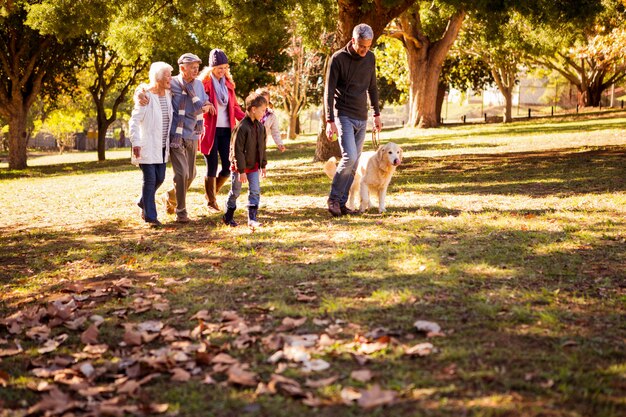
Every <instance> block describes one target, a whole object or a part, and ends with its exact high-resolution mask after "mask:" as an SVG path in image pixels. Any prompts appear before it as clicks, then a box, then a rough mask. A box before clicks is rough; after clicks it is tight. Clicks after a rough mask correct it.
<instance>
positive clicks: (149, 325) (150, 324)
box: [137, 320, 163, 333]
mask: <svg viewBox="0 0 626 417" xmlns="http://www.w3.org/2000/svg"><path fill="white" fill-rule="evenodd" d="M162 329H163V322H161V321H157V320H149V321H144V322H143V323H139V324H138V325H137V330H138V331H140V332H150V333H158V332H160V331H161V330H162Z"/></svg>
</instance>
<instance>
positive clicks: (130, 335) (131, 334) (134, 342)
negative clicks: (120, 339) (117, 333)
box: [124, 329, 141, 346]
mask: <svg viewBox="0 0 626 417" xmlns="http://www.w3.org/2000/svg"><path fill="white" fill-rule="evenodd" d="M124 343H126V345H127V346H140V345H141V333H139V332H136V331H134V330H131V329H126V332H125V333H124Z"/></svg>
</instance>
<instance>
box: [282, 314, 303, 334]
mask: <svg viewBox="0 0 626 417" xmlns="http://www.w3.org/2000/svg"><path fill="white" fill-rule="evenodd" d="M304 323H306V317H301V318H299V319H294V318H292V317H285V318H284V319H283V321H282V324H281V325H280V326H278V328H277V329H276V331H277V332H287V331H289V330H293V329H295V328H297V327H300V326H302V325H303V324H304Z"/></svg>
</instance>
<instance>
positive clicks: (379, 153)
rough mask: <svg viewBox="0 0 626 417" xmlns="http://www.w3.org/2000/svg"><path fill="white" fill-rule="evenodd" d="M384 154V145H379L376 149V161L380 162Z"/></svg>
mask: <svg viewBox="0 0 626 417" xmlns="http://www.w3.org/2000/svg"><path fill="white" fill-rule="evenodd" d="M384 156H385V146H384V145H380V146H379V147H378V149H377V150H376V159H377V162H379V163H380V162H382V161H383V157H384Z"/></svg>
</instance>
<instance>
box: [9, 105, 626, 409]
mask: <svg viewBox="0 0 626 417" xmlns="http://www.w3.org/2000/svg"><path fill="white" fill-rule="evenodd" d="M625 122H626V119H625V118H624V117H623V115H621V117H619V118H616V119H599V120H585V121H571V120H568V121H561V122H558V121H553V122H546V121H535V122H530V123H526V122H525V123H522V122H516V123H514V124H511V125H506V126H500V125H487V126H456V127H445V128H443V129H437V130H429V131H419V130H414V129H404V130H396V131H385V132H383V135H382V139H383V141H386V140H393V141H395V142H398V143H399V144H400V145H401V146H402V147H403V148H404V149H405V159H404V161H403V165H402V166H401V167H400V168H399V169H398V171H397V173H396V175H395V176H394V179H393V180H392V183H391V186H390V189H389V193H388V198H387V207H388V211H387V213H385V214H382V215H381V214H378V213H377V212H376V211H375V210H371V211H370V212H368V213H366V214H364V215H362V216H355V217H350V218H346V217H342V218H339V219H334V218H331V217H330V215H329V214H328V212H327V210H326V198H327V194H328V191H329V188H330V180H329V179H328V178H327V177H326V176H325V175H324V173H323V172H322V170H321V163H314V162H312V159H313V154H314V150H315V143H314V140H315V139H314V137H313V136H305V137H301V138H299V139H298V140H296V141H287V142H286V145H287V149H288V150H287V151H286V152H285V153H279V152H277V151H276V150H275V149H274V148H270V151H269V154H268V155H269V167H268V178H267V179H266V180H264V181H263V182H262V184H261V188H262V193H261V194H262V197H261V209H260V212H259V218H260V220H261V221H262V222H264V223H265V226H264V227H263V228H261V229H259V230H257V231H256V232H254V233H251V232H250V230H248V229H247V228H246V227H238V228H235V229H233V228H229V227H226V226H224V225H222V224H221V221H220V215H219V214H208V213H207V212H206V208H205V204H206V203H205V200H204V196H203V186H202V184H201V181H200V180H199V179H196V181H195V182H194V183H193V185H192V187H191V190H190V193H189V195H188V200H187V205H188V208H189V211H190V216H191V217H192V219H193V222H192V223H191V224H189V225H184V226H181V225H177V224H175V223H174V222H173V217H171V216H169V215H167V214H165V212H164V210H163V208H162V207H159V218H160V219H161V220H162V221H163V222H164V223H165V224H166V225H165V227H164V228H162V229H156V230H154V229H148V228H145V227H144V225H143V223H142V222H141V219H140V218H139V213H138V209H137V207H136V205H135V201H136V198H137V197H138V195H139V191H140V184H141V173H140V171H139V170H138V169H136V168H135V167H133V166H131V165H130V164H129V163H128V149H126V150H120V151H108V152H107V158H108V161H107V162H103V163H97V162H95V154H94V153H74V152H72V153H69V154H65V155H62V156H59V155H48V156H38V157H37V158H34V159H32V160H31V162H32V163H31V166H33V169H31V170H28V171H24V172H22V171H19V172H16V171H6V170H5V171H2V170H1V169H0V207H2V210H3V213H4V214H6V215H4V216H2V217H0V230H1V231H2V234H1V238H0V248H1V252H2V254H1V255H0V262H1V264H0V266H2V270H1V271H0V278H1V279H2V281H1V282H2V284H3V291H2V294H1V295H0V303H1V304H0V312H2V314H1V316H5V315H7V314H9V313H11V312H14V311H15V310H16V309H18V308H23V306H25V305H30V304H33V303H36V302H41V300H43V299H44V298H45V297H48V296H54V295H58V294H59V293H60V291H62V289H63V288H64V286H66V285H68V284H70V283H73V282H77V281H79V282H84V283H89V282H111V281H112V280H115V279H119V278H121V277H129V278H130V279H132V280H133V282H134V283H135V285H136V288H133V289H132V291H142V292H143V291H145V292H149V291H151V290H152V289H153V288H160V286H161V285H162V284H163V283H164V282H165V281H166V280H168V279H172V278H173V279H185V280H186V283H185V284H184V285H179V286H177V287H176V288H171V287H170V288H166V289H167V291H166V292H165V293H164V297H165V298H167V299H168V300H169V302H170V306H171V307H170V308H171V309H174V308H183V307H184V308H188V310H189V312H188V313H187V314H185V315H183V316H174V315H173V314H172V313H171V312H156V311H149V312H146V313H142V314H130V316H129V320H131V321H141V320H146V319H148V318H153V319H159V320H164V321H166V322H168V323H169V324H170V325H173V326H176V327H177V328H185V329H190V328H193V327H194V326H195V325H196V321H195V320H189V319H188V317H189V316H191V315H192V314H194V313H195V312H197V311H199V310H202V309H206V310H209V312H210V314H211V315H212V316H213V317H215V318H216V319H219V315H220V312H221V311H224V310H235V311H238V312H239V313H240V314H242V315H243V316H246V317H249V318H255V317H257V315H256V314H258V313H255V311H260V310H262V311H264V313H263V314H266V320H267V321H266V322H265V323H266V325H267V326H274V328H275V327H277V326H278V325H280V323H281V321H282V319H284V318H285V317H306V318H307V323H306V324H305V325H304V326H303V327H302V328H301V329H298V330H297V332H301V333H316V334H319V333H321V332H322V331H323V329H324V326H317V325H315V324H314V323H313V319H324V320H328V321H329V323H338V324H337V326H339V327H341V329H342V332H341V333H339V334H338V335H337V336H336V337H337V341H336V342H335V345H334V346H335V347H334V348H332V347H329V348H328V349H327V351H325V353H324V354H322V355H321V357H322V358H323V359H325V360H328V361H329V362H332V368H331V370H330V371H329V374H330V373H332V374H333V375H334V374H336V375H338V376H339V377H340V379H339V380H338V381H337V382H335V383H334V384H332V385H330V386H328V387H325V388H320V389H317V390H311V391H312V392H313V393H314V394H315V395H317V396H320V397H322V398H324V399H325V400H326V401H328V402H329V403H332V404H333V405H332V406H329V407H322V408H320V409H310V408H308V407H306V406H304V405H302V404H301V402H300V401H299V400H297V399H291V398H289V397H286V396H283V395H274V396H257V395H255V394H254V390H253V389H239V388H232V387H230V386H228V385H225V384H218V385H217V386H207V385H203V384H199V383H198V382H197V381H196V382H190V383H186V384H173V383H171V382H169V380H168V379H167V378H166V377H161V378H158V379H156V380H155V381H154V384H150V385H148V386H147V387H146V388H145V389H146V394H147V395H153V396H155V395H156V396H158V397H159V400H160V401H163V402H169V403H170V406H171V408H170V412H172V413H178V414H179V415H180V416H200V415H216V416H230V415H246V413H248V412H247V411H246V410H252V411H250V413H248V414H254V413H255V412H256V411H258V412H259V413H262V414H263V415H266V414H267V415H272V416H294V415H303V416H305V415H306V416H313V415H315V416H328V417H330V416H333V417H334V416H336V415H348V416H350V415H361V414H362V410H361V409H360V408H358V407H357V406H354V405H353V406H346V405H343V402H342V399H341V390H342V388H344V387H349V386H350V387H356V388H365V387H367V386H369V385H368V383H361V382H358V381H354V380H353V379H352V378H350V372H351V371H352V370H355V369H358V368H360V367H365V368H368V369H371V370H372V371H373V372H374V373H375V377H374V380H373V381H372V383H377V384H380V385H381V386H382V387H383V388H385V389H394V390H396V391H397V392H398V395H399V401H398V402H397V403H396V404H395V405H393V406H391V407H389V408H384V409H376V410H374V411H373V412H372V415H397V416H413V415H433V416H449V415H465V414H469V415H476V416H479V415H484V416H494V415H511V416H527V415H528V416H537V415H542V414H541V413H542V412H543V411H545V410H548V411H547V412H549V413H550V415H554V416H559V417H561V416H562V417H565V416H567V417H570V416H573V415H581V416H582V415H599V416H616V417H617V416H621V415H623V414H624V413H622V411H623V407H624V404H623V402H622V401H621V400H620V398H622V397H623V396H624V395H626V391H625V389H624V385H623V378H624V376H623V374H624V370H623V368H624V363H626V362H625V361H626V357H625V355H626V354H625V353H624V352H625V350H624V349H623V341H624V340H626V333H625V330H624V326H623V317H624V314H626V294H625V293H624V288H623V282H624V279H626V276H625V275H624V274H625V272H624V267H623V266H624V264H625V262H626V259H625V258H624V253H626V235H625V233H624V230H625V229H624V228H625V226H626V220H625V219H626V184H625V181H626V171H625V170H626V166H625V165H624V163H623V154H624V152H625V149H626V137H625V136H624V135H623V131H622V126H623V125H624V123H625ZM370 147H371V145H370V144H369V143H367V144H366V148H367V149H369V148H370ZM203 174H204V166H203V162H202V161H201V159H200V158H198V176H202V175H203ZM171 178H172V177H171V168H169V167H168V173H167V179H166V183H165V185H164V188H165V187H166V186H168V185H169V184H170V183H171ZM226 188H227V187H225V189H224V190H222V191H221V193H220V196H219V202H220V204H221V205H223V201H224V199H225V196H226V192H227V189H226ZM244 194H245V192H244ZM240 204H241V205H240V209H239V210H238V211H237V212H236V219H238V220H240V221H245V216H246V213H245V197H242V198H240ZM302 289H306V290H307V291H308V292H307V294H308V295H310V296H314V297H313V298H312V299H310V300H308V301H307V300H305V301H302V300H300V301H299V300H298V299H297V296H298V293H299V291H301V290H302ZM132 300H133V296H132V294H131V296H129V297H126V298H124V297H120V298H119V299H117V298H112V299H109V300H107V301H105V302H103V303H102V304H97V305H95V306H94V313H98V314H102V315H103V316H106V317H107V320H106V322H105V324H104V325H103V328H102V334H103V337H104V338H106V340H107V341H108V342H109V343H111V344H112V345H116V344H117V343H119V340H120V338H121V337H122V333H123V328H122V327H121V321H120V320H118V319H117V318H116V317H115V316H112V315H111V312H112V311H116V310H119V309H122V308H129V305H130V304H131V303H132ZM418 319H422V320H432V321H435V322H437V323H439V324H440V325H441V327H442V332H443V334H444V336H440V337H434V338H430V339H427V338H426V337H425V336H424V335H423V334H421V333H416V332H415V330H414V328H413V323H414V322H415V320H418ZM375 328H383V329H388V330H389V331H390V332H392V336H393V338H394V339H395V341H394V343H398V344H401V345H406V346H411V345H413V344H416V343H420V342H425V341H428V342H432V343H433V344H434V345H435V347H436V348H437V351H438V352H437V353H435V354H432V355H430V356H427V357H423V358H417V357H411V358H409V357H405V356H403V354H402V349H401V348H400V347H399V346H396V345H394V344H392V345H390V347H387V348H385V349H384V350H382V351H381V352H378V353H376V354H373V355H371V357H370V362H368V363H367V364H366V365H358V364H357V363H355V361H354V359H353V358H352V357H351V355H350V354H349V353H346V352H343V353H338V352H337V350H340V348H341V346H342V345H343V344H345V343H349V342H350V341H353V340H354V339H355V338H358V337H362V336H363V335H365V334H366V333H368V332H369V331H371V330H373V329H375ZM3 330H4V327H2V328H0V331H3ZM76 336H77V335H76V334H73V335H72V340H71V341H69V342H66V344H67V353H71V350H72V349H73V348H75V347H77V346H76V345H77V344H79V342H77V341H76V340H74V339H76ZM3 337H4V336H0V338H3ZM212 337H214V338H215V339H214V340H213V341H214V342H215V343H217V344H220V346H228V344H229V343H231V342H232V338H231V337H229V336H225V335H212ZM24 347H25V348H26V349H27V351H28V355H30V356H28V358H33V357H37V356H38V354H37V353H36V349H35V348H36V344H35V343H34V342H32V341H26V342H25V345H24ZM233 354H235V355H236V356H238V357H242V358H246V360H247V361H248V362H249V363H250V364H251V366H252V367H253V368H254V369H259V370H260V371H261V374H262V378H264V380H267V379H268V378H269V375H271V373H272V372H274V368H273V367H272V366H270V365H269V364H267V363H266V362H265V359H266V356H267V355H268V352H265V351H262V350H260V349H258V346H256V347H253V348H250V349H249V350H248V351H246V350H244V351H237V352H233ZM28 368H29V365H28V359H27V358H26V356H25V357H21V356H18V357H14V358H3V362H0V370H2V371H5V372H8V373H9V374H10V375H11V379H10V381H9V384H8V387H7V388H6V389H5V388H3V389H2V390H1V391H0V402H2V401H4V406H7V404H8V405H10V406H11V407H15V404H18V403H19V401H20V400H19V398H24V399H25V401H26V403H27V405H32V404H33V403H34V402H35V401H36V399H37V398H38V394H34V393H32V392H30V391H29V390H27V389H25V388H24V387H25V384H26V382H27V381H28V380H30V379H32V376H31V374H30V373H29V370H28ZM285 372H286V374H285V375H289V377H293V378H295V379H297V380H299V381H300V382H302V383H303V382H304V381H305V380H306V378H309V377H312V376H311V375H304V374H302V373H301V372H300V371H299V370H298V369H295V368H289V369H287V370H286V371H285ZM325 376H327V374H324V375H313V377H316V378H318V377H319V378H321V377H325ZM550 381H551V382H550ZM247 406H250V407H251V408H246V407H247ZM20 407H21V406H20ZM24 407H25V406H24ZM255 410H256V411H255ZM416 410H424V412H423V413H422V414H419V413H420V412H421V411H419V412H418V411H416ZM416 413H417V414H416Z"/></svg>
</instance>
